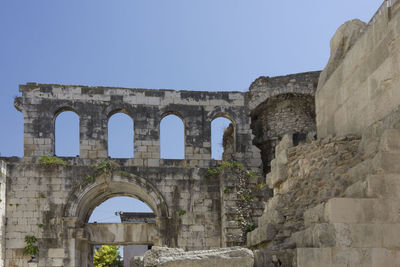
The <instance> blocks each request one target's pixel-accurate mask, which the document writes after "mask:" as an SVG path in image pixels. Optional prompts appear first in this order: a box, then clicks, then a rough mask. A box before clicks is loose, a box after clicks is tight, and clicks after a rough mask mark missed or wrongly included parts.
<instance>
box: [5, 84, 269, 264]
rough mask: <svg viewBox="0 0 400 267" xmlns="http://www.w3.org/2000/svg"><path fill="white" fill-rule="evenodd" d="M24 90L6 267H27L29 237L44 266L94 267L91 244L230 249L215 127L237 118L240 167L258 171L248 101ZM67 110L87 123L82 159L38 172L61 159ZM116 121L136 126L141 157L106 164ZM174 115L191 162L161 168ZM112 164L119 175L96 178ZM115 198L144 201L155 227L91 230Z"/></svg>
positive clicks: (10, 170)
mask: <svg viewBox="0 0 400 267" xmlns="http://www.w3.org/2000/svg"><path fill="white" fill-rule="evenodd" d="M20 90H21V92H22V97H20V98H17V99H16V100H15V106H16V108H17V109H18V110H20V111H21V112H22V113H23V114H24V119H25V124H24V141H25V143H24V152H25V155H24V158H23V159H5V160H6V161H7V163H8V164H7V175H6V179H3V180H5V182H4V183H2V184H1V185H2V187H1V188H3V186H4V185H6V186H7V188H8V190H7V192H6V196H5V197H4V198H3V203H5V204H3V205H6V209H5V213H6V214H5V215H6V218H7V223H6V224H3V227H2V229H3V230H4V229H5V235H3V238H2V240H3V241H5V247H3V248H5V253H4V254H2V260H3V261H4V264H5V266H26V265H27V258H26V257H25V256H23V254H22V252H23V248H24V247H25V245H26V244H25V242H24V238H25V236H35V237H36V238H37V239H38V247H39V255H38V260H39V266H90V264H91V256H92V255H91V249H90V248H91V245H93V244H101V243H107V244H152V245H167V246H171V247H181V248H184V249H189V250H193V249H204V248H215V247H221V246H226V244H224V243H223V242H222V240H223V239H222V236H221V233H222V232H221V205H222V204H221V190H220V181H219V180H218V179H207V178H206V173H207V170H208V168H212V167H214V166H215V165H216V164H217V162H216V161H214V160H211V147H210V137H211V136H210V134H211V129H210V127H211V121H212V120H213V119H214V118H216V117H218V116H224V117H227V118H228V119H230V120H231V121H232V125H233V126H232V127H233V128H234V130H233V134H232V136H233V138H234V143H233V144H234V147H233V148H232V150H231V151H230V152H231V154H232V157H231V160H235V161H240V162H242V163H243V164H244V165H245V166H246V168H249V169H253V170H255V171H257V170H258V168H259V166H260V165H261V161H260V159H259V155H260V154H259V151H258V150H257V149H256V148H255V147H253V146H252V145H251V142H252V135H251V129H250V118H249V117H248V116H247V114H249V110H248V106H247V105H246V103H247V101H248V100H247V95H246V93H240V92H223V93H221V92H218V93H217V92H190V91H173V90H144V89H122V88H106V87H84V86H64V85H44V84H34V83H31V84H27V85H22V86H21V87H20ZM66 110H68V111H74V112H75V113H77V114H78V115H79V118H80V155H79V157H76V158H63V160H64V161H65V162H66V165H65V166H62V165H61V166H50V167H49V166H47V167H46V166H45V167H43V166H41V165H38V164H37V159H38V158H39V157H40V156H44V155H54V121H55V118H56V116H57V115H58V114H60V113H61V112H63V111H66ZM116 112H124V113H126V114H128V115H130V116H131V117H132V118H133V119H134V124H135V155H134V158H131V159H112V160H109V159H108V157H107V121H108V118H109V117H110V116H111V115H112V114H114V113H116ZM168 114H176V115H178V116H179V117H180V118H182V120H183V122H184V125H185V159H184V160H167V159H160V153H159V152H160V150H159V145H160V141H159V134H160V133H159V123H160V121H161V119H162V118H163V117H164V116H166V115H168ZM111 161H112V166H113V167H112V169H110V170H109V171H107V172H106V173H97V175H93V173H96V170H93V169H95V167H93V165H95V164H96V163H97V164H98V163H99V162H103V163H104V162H106V163H107V162H111ZM110 166H111V165H110ZM88 177H89V178H90V179H88ZM233 183H235V181H234V182H233ZM114 196H132V197H135V198H138V199H140V200H143V201H144V202H145V203H147V204H148V205H149V206H150V207H151V208H152V209H153V211H154V213H155V214H156V223H155V224H144V225H141V224H136V225H120V226H117V225H91V224H88V223H87V222H88V219H89V217H90V214H91V212H92V211H93V209H94V208H95V207H96V206H97V205H99V204H100V203H102V202H103V201H105V200H106V199H108V198H110V197H114ZM260 211H261V210H260ZM259 214H260V212H259ZM146 233H147V234H146ZM28 258H29V257H28Z"/></svg>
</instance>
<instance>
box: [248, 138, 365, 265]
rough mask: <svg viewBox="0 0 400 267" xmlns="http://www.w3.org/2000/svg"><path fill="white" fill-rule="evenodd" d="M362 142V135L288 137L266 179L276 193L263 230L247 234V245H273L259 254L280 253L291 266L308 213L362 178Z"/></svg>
mask: <svg viewBox="0 0 400 267" xmlns="http://www.w3.org/2000/svg"><path fill="white" fill-rule="evenodd" d="M359 143H360V139H359V138H357V137H355V136H349V137H342V138H332V137H330V138H325V139H320V140H315V141H312V142H309V143H304V144H300V145H298V146H294V144H293V136H292V135H285V136H284V138H283V139H282V141H281V142H280V143H279V145H278V146H277V147H276V150H275V159H274V160H273V161H272V171H271V172H270V173H269V174H268V175H267V180H266V181H267V184H268V186H269V187H270V188H272V189H273V191H274V196H273V197H272V198H271V199H269V200H268V201H267V202H266V204H265V210H264V214H263V215H262V216H261V217H260V218H259V219H258V228H256V229H255V230H254V231H252V232H250V233H249V234H248V236H247V237H248V240H247V244H248V246H250V247H258V248H268V250H267V251H264V252H262V253H261V252H259V253H258V254H260V256H259V257H260V258H262V257H263V253H264V254H267V255H269V256H272V255H275V256H277V255H278V256H279V258H280V261H282V262H285V264H286V265H283V266H291V261H292V259H293V255H294V251H293V248H294V247H295V242H294V241H293V240H291V237H292V235H293V234H294V233H295V232H298V231H301V230H303V229H304V228H305V224H304V219H303V213H304V212H305V211H306V210H307V209H308V208H310V207H314V206H316V205H318V204H320V203H323V202H324V201H326V200H328V199H330V198H332V197H336V196H340V195H343V194H344V192H345V190H346V189H347V187H348V186H350V185H351V184H352V183H353V182H354V179H357V178H359V177H354V176H355V175H351V171H352V168H353V167H354V166H356V165H357V164H359V163H360V162H361V157H360V154H359V152H358V147H359ZM268 253H269V254H268ZM274 253H275V254H274ZM258 254H257V255H258ZM264 256H265V255H264ZM278 256H277V257H278ZM271 264H272V263H271ZM258 266H261V265H258ZM267 266H269V265H267ZM271 266H273V265H271Z"/></svg>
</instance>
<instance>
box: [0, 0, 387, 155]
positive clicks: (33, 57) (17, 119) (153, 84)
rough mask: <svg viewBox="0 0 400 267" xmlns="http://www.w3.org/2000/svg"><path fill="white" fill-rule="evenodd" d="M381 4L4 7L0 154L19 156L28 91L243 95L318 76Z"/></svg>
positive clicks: (175, 2) (18, 1)
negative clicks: (23, 89) (264, 85)
mask: <svg viewBox="0 0 400 267" xmlns="http://www.w3.org/2000/svg"><path fill="white" fill-rule="evenodd" d="M381 3H382V1H379V0H350V1H349V0H333V1H326V0H325V1H317V0H304V1H298V0H289V1H267V0H246V1H243V0H202V1H194V0H192V1H188V0H168V1H165V0H158V1H155V0H141V1H134V0H119V1H105V0H87V1H77V0H71V1H51V0H46V1H44V0H35V1H32V0H24V1H22V0H14V1H12V0H4V1H1V2H0V81H1V83H0V86H1V88H0V153H1V155H2V156H11V155H18V156H22V154H23V143H22V142H23V120H22V115H21V114H20V113H19V112H17V111H16V110H15V109H14V107H13V96H15V95H19V92H18V84H24V83H26V82H40V83H62V84H83V85H102V86H122V87H141V88H168V89H188V90H214V91H218V90H239V91H245V90H247V89H248V87H249V85H250V83H251V82H252V81H253V80H254V79H256V78H257V77H258V76H260V75H266V76H276V75H285V74H290V73H297V72H304V71H312V70H320V69H322V68H324V66H325V64H326V62H327V61H328V58H329V41H330V39H331V37H332V36H333V34H334V33H335V31H336V29H337V28H338V27H339V26H340V25H341V24H342V23H344V22H345V21H347V20H350V19H353V18H359V19H361V20H363V21H368V20H369V19H370V18H371V17H372V15H373V14H374V13H375V11H376V10H377V9H378V7H379V6H380V5H381Z"/></svg>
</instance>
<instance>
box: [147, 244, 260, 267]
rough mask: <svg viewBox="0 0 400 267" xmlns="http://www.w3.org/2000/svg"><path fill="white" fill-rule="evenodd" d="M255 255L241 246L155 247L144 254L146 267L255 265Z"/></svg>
mask: <svg viewBox="0 0 400 267" xmlns="http://www.w3.org/2000/svg"><path fill="white" fill-rule="evenodd" d="M253 265H254V255H253V252H252V251H251V250H249V249H245V248H240V247H231V248H222V249H214V250H201V251H190V252H185V251H184V250H183V249H179V248H175V249H173V248H172V249H171V248H165V247H153V248H152V249H151V250H149V251H148V252H146V253H145V255H144V266H145V267H157V266H171V267H187V266H191V267H209V266H220V267H253Z"/></svg>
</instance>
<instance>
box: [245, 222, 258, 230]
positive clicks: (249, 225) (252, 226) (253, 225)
mask: <svg viewBox="0 0 400 267" xmlns="http://www.w3.org/2000/svg"><path fill="white" fill-rule="evenodd" d="M254 229H256V225H255V224H254V223H253V222H250V223H248V224H246V232H251V231H253V230H254Z"/></svg>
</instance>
